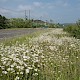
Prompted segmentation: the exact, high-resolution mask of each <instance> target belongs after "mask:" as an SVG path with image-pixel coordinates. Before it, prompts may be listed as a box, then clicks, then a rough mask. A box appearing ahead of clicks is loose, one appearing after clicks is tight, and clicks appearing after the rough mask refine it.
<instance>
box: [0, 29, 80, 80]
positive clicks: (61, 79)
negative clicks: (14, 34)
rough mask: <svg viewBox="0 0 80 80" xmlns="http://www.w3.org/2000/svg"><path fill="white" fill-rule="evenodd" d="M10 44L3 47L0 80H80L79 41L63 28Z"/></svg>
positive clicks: (22, 38)
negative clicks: (69, 35)
mask: <svg viewBox="0 0 80 80" xmlns="http://www.w3.org/2000/svg"><path fill="white" fill-rule="evenodd" d="M8 42H10V43H8ZM8 42H7V44H6V42H4V43H2V44H0V79H1V80H5V79H6V80H80V54H79V53H80V40H79V39H75V38H71V37H68V35H67V33H65V32H63V31H62V29H52V30H51V29H49V30H47V31H46V30H43V31H42V32H41V31H40V32H37V33H34V34H32V35H29V36H27V37H20V38H18V39H15V40H12V42H11V41H8Z"/></svg>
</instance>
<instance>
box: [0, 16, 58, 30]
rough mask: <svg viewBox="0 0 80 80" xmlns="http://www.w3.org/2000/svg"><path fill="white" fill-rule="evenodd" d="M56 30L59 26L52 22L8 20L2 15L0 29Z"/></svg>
mask: <svg viewBox="0 0 80 80" xmlns="http://www.w3.org/2000/svg"><path fill="white" fill-rule="evenodd" d="M43 27H45V28H46V27H48V28H54V27H59V25H58V24H54V23H53V22H52V21H51V22H44V21H42V20H33V19H31V20H28V19H26V20H25V19H22V18H10V19H7V18H6V17H5V16H2V15H0V29H7V28H43Z"/></svg>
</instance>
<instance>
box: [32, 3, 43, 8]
mask: <svg viewBox="0 0 80 80" xmlns="http://www.w3.org/2000/svg"><path fill="white" fill-rule="evenodd" d="M33 5H34V6H36V7H41V5H42V3H41V2H33Z"/></svg>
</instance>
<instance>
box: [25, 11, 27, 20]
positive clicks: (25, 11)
mask: <svg viewBox="0 0 80 80" xmlns="http://www.w3.org/2000/svg"><path fill="white" fill-rule="evenodd" d="M25 20H27V15H26V10H25Z"/></svg>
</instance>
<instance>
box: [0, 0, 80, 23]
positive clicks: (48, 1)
mask: <svg viewBox="0 0 80 80" xmlns="http://www.w3.org/2000/svg"><path fill="white" fill-rule="evenodd" d="M8 9H9V10H8ZM25 10H27V12H26V14H27V16H28V14H29V13H28V11H29V10H30V13H31V18H34V19H35V18H36V19H44V20H50V19H52V20H53V21H54V22H59V23H72V22H76V21H77V20H78V19H79V18H80V0H0V14H3V15H5V16H7V17H19V16H20V17H21V16H22V17H24V16H25Z"/></svg>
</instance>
